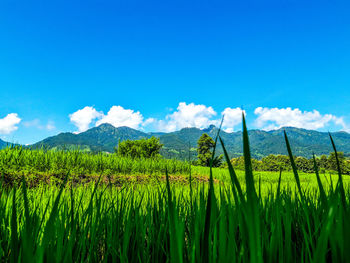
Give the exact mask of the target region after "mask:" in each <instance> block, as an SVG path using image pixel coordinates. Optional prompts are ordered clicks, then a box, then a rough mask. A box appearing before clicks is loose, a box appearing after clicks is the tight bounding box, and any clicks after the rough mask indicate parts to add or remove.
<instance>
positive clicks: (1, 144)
mask: <svg viewBox="0 0 350 263" xmlns="http://www.w3.org/2000/svg"><path fill="white" fill-rule="evenodd" d="M6 145H7V142H5V141H3V140H1V139H0V149H1V148H4V147H6Z"/></svg>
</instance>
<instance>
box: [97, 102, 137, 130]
mask: <svg viewBox="0 0 350 263" xmlns="http://www.w3.org/2000/svg"><path fill="white" fill-rule="evenodd" d="M142 121H143V116H142V114H141V113H140V112H139V111H136V112H135V111H133V110H129V109H124V108H123V107H121V106H113V107H112V108H111V109H110V110H109V112H108V113H107V115H103V116H102V118H101V119H100V120H99V121H97V122H96V126H98V125H100V124H102V123H109V124H112V125H113V126H114V127H120V126H128V127H130V128H134V129H138V128H140V125H141V124H142Z"/></svg>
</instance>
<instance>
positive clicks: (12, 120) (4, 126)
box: [0, 113, 21, 135]
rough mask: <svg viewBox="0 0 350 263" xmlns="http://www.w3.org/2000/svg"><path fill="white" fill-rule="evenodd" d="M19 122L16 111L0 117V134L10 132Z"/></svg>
mask: <svg viewBox="0 0 350 263" xmlns="http://www.w3.org/2000/svg"><path fill="white" fill-rule="evenodd" d="M20 122H21V118H19V117H18V114H17V113H9V114H7V115H6V117H4V118H2V119H0V134H1V135H5V134H10V133H11V132H14V131H16V130H17V129H18V126H17V125H18V124H19V123H20Z"/></svg>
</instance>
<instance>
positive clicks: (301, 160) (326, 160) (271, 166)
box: [231, 152, 350, 174]
mask: <svg viewBox="0 0 350 263" xmlns="http://www.w3.org/2000/svg"><path fill="white" fill-rule="evenodd" d="M338 158H339V162H340V167H341V171H342V173H343V174H350V160H347V159H346V158H345V157H344V153H343V152H339V153H338ZM294 161H295V165H296V167H297V168H298V170H299V171H302V172H304V173H313V172H314V162H313V158H310V159H307V158H305V157H301V156H298V157H295V158H294ZM315 161H316V163H317V165H318V168H319V170H320V172H321V173H322V174H324V173H325V171H326V170H329V171H337V163H336V158H335V153H334V152H333V153H331V154H330V155H329V157H327V156H326V155H322V156H321V157H320V158H315ZM251 162H252V167H253V170H254V171H274V172H277V171H279V170H280V169H282V170H283V171H290V170H291V169H292V166H291V163H290V159H289V158H288V156H286V155H273V154H270V155H268V156H266V157H263V158H262V159H261V161H259V160H256V159H251ZM231 163H232V165H233V166H234V167H235V168H236V169H240V170H244V158H243V156H240V157H236V158H232V159H231Z"/></svg>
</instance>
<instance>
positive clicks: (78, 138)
mask: <svg viewBox="0 0 350 263" xmlns="http://www.w3.org/2000/svg"><path fill="white" fill-rule="evenodd" d="M284 130H285V131H286V132H287V134H288V137H289V140H290V143H291V146H292V150H293V153H294V154H295V155H296V156H304V157H308V158H310V157H311V156H312V154H313V153H315V154H316V155H322V154H329V153H330V152H331V151H332V145H331V142H330V139H329V135H328V133H325V132H318V131H313V130H305V129H299V128H292V127H285V128H281V129H279V130H273V131H262V130H250V131H249V140H250V146H251V153H252V156H253V157H254V158H258V159H260V158H262V157H264V156H266V155H269V154H287V150H286V146H285V141H284V137H283V132H284ZM217 132H218V128H217V127H215V126H214V125H211V126H209V127H208V128H207V129H198V128H183V129H181V130H179V131H175V132H170V133H162V132H156V133H145V132H142V131H138V130H135V129H132V128H129V127H118V128H116V127H114V126H112V125H110V124H102V125H100V126H98V127H95V128H92V129H89V130H87V131H85V132H82V133H79V134H74V133H69V132H66V133H60V134H58V135H56V136H52V137H49V138H46V139H44V140H43V141H40V142H38V143H36V144H34V145H32V146H31V147H33V148H39V147H47V148H60V149H62V148H66V149H73V148H78V147H79V149H81V150H86V151H93V152H97V151H106V152H113V151H114V147H116V146H117V145H118V142H119V141H124V140H127V139H130V140H137V139H141V138H150V137H152V136H155V137H158V138H159V139H160V142H161V143H162V144H164V147H163V149H162V151H161V154H162V155H163V156H165V157H167V158H180V159H187V158H189V155H190V156H191V158H194V157H195V156H196V154H197V152H196V147H197V141H198V139H199V137H200V136H201V135H202V134H203V133H208V134H209V135H210V136H211V137H212V138H215V136H216V134H217ZM220 136H221V138H222V139H223V141H224V143H225V147H226V149H227V151H228V152H229V154H230V156H231V157H236V156H240V155H242V153H243V149H242V132H241V131H238V132H233V133H227V132H224V131H221V132H220ZM332 136H333V139H334V142H335V144H336V146H337V149H338V151H343V152H344V153H345V154H347V155H350V134H349V133H346V132H335V133H332ZM0 145H1V142H0ZM217 152H218V154H222V147H221V145H220V144H219V145H218V148H217Z"/></svg>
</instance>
